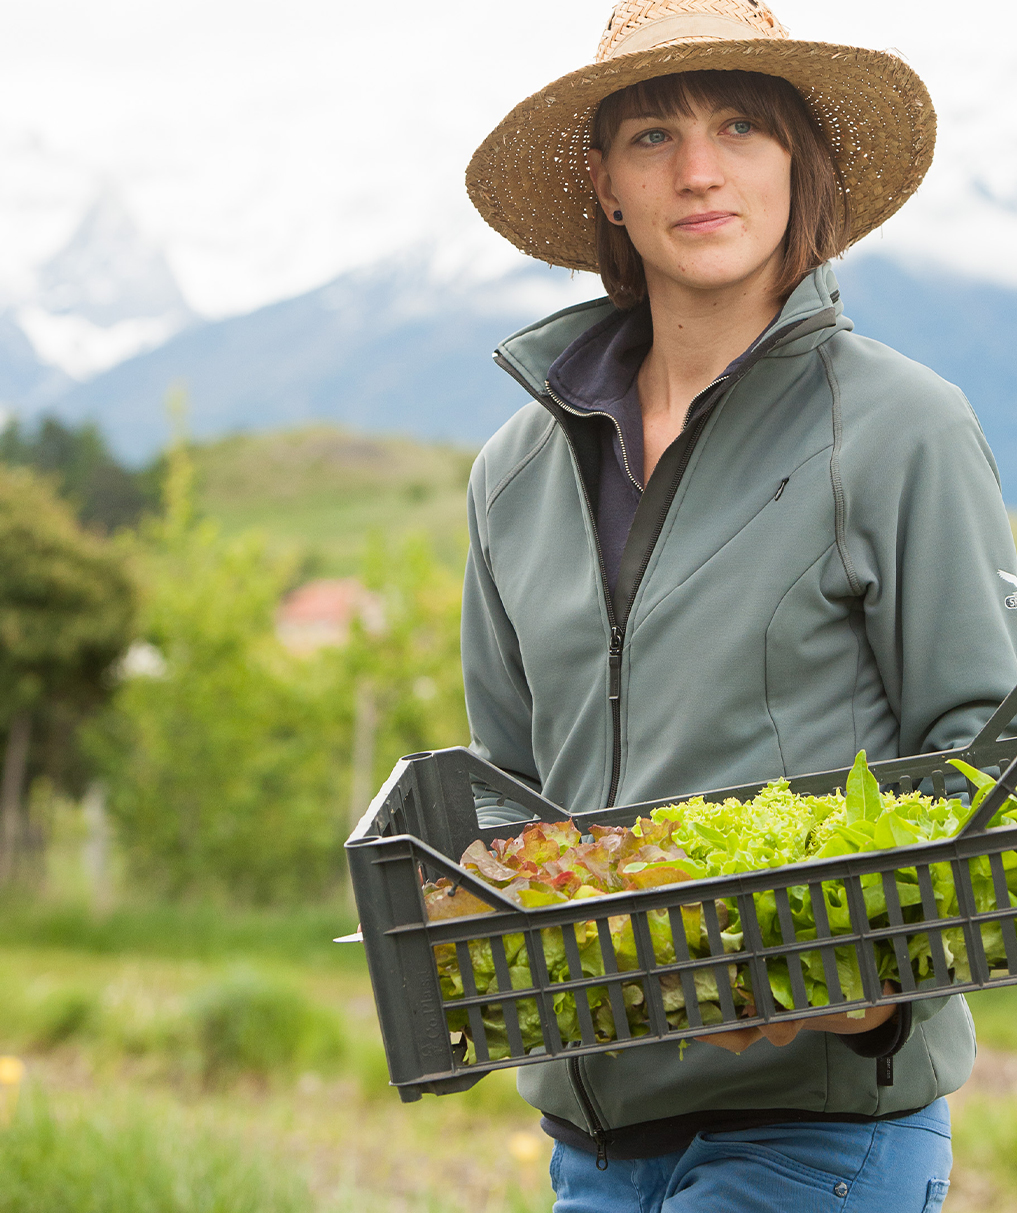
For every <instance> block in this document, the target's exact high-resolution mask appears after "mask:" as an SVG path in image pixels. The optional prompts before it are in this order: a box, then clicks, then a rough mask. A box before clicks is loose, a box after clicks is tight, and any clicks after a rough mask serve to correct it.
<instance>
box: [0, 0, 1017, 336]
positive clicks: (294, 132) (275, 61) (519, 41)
mask: <svg viewBox="0 0 1017 1213" xmlns="http://www.w3.org/2000/svg"><path fill="white" fill-rule="evenodd" d="M610 8H611V5H610V3H605V2H604V0H506V2H501V0H448V2H447V3H445V4H441V3H438V2H437V0H431V3H428V4H422V3H420V2H419V0H387V2H386V3H385V4H377V3H375V4H362V3H359V2H358V3H353V2H351V0H285V2H283V0H89V2H88V3H87V4H84V3H82V0H0V154H2V155H3V158H4V165H5V169H4V171H3V172H0V289H6V291H7V293H8V294H13V295H15V296H17V295H18V294H19V293H20V292H24V291H26V290H27V289H28V285H29V283H30V271H31V269H32V267H33V266H34V265H35V264H38V262H39V261H40V260H42V259H44V258H45V257H46V256H47V255H49V254H51V253H52V252H53V251H55V250H56V248H57V247H59V246H60V244H61V243H62V242H63V241H64V240H65V239H66V238H67V236H68V235H69V234H70V231H71V230H72V228H73V227H74V226H75V224H76V222H77V221H78V219H79V218H80V216H81V213H82V211H83V209H84V208H85V207H86V206H87V205H88V202H89V201H90V199H92V198H93V197H94V196H95V195H96V194H97V193H98V191H100V190H101V189H104V188H112V189H114V190H115V191H117V192H118V193H119V194H120V195H121V196H122V197H123V199H124V200H125V202H126V204H127V206H128V208H129V209H130V211H131V213H132V214H133V216H134V218H135V219H136V221H137V222H138V224H139V226H141V228H142V229H143V230H144V232H145V233H146V234H147V235H149V236H150V237H151V238H152V239H154V240H157V241H158V242H160V243H161V244H163V245H164V246H165V247H166V249H167V252H168V255H169V257H170V261H171V264H172V265H173V268H174V269H175V271H176V273H177V274H178V276H179V278H180V281H181V285H182V286H183V288H184V290H185V293H186V294H187V296H188V298H189V299H190V301H191V302H192V304H193V305H194V306H195V307H196V308H197V309H198V310H199V311H202V312H204V313H205V314H208V315H223V314H227V313H231V312H237V311H245V310H248V309H249V308H251V307H255V306H257V305H259V304H261V303H263V302H267V301H269V300H272V299H276V298H280V297H282V296H285V295H290V294H295V293H297V292H299V291H302V290H305V289H308V288H309V287H312V286H315V285H317V284H319V283H321V282H323V281H326V280H327V279H328V278H330V277H332V276H333V275H334V274H335V273H337V272H338V271H339V270H341V269H344V268H346V267H349V266H351V265H355V264H362V263H364V262H369V261H371V260H374V259H377V258H378V257H380V256H382V255H384V254H385V253H388V252H391V251H395V250H397V249H399V248H402V247H405V246H407V245H412V244H419V243H428V244H434V245H437V246H439V247H441V248H442V249H443V250H445V253H444V256H445V260H446V262H447V263H448V264H450V265H455V264H468V265H470V266H471V267H472V268H473V269H476V268H477V267H482V268H484V269H487V270H495V269H497V268H499V267H501V266H504V265H509V264H511V263H512V260H513V258H514V256H515V254H514V253H513V252H512V251H511V250H510V249H509V246H508V245H506V244H505V242H504V241H501V240H500V238H498V237H496V236H494V235H493V234H488V233H487V229H486V228H484V227H483V225H482V224H481V223H480V222H479V220H476V219H475V218H474V216H473V212H472V208H470V206H469V203H468V201H467V200H466V197H465V191H464V189H463V184H462V181H463V170H464V168H465V164H466V162H467V160H468V158H469V155H470V153H471V152H472V150H473V148H474V147H475V146H476V144H477V143H478V142H479V141H480V140H481V139H482V138H483V137H484V135H485V134H486V133H487V132H488V130H489V129H490V128H491V127H492V126H493V125H494V124H495V123H496V122H497V121H498V120H499V119H500V118H501V117H502V116H503V114H504V113H505V112H506V111H507V110H508V109H510V108H511V107H512V106H513V105H514V104H515V103H516V102H517V101H519V100H521V99H522V98H523V97H524V96H525V95H527V94H528V93H530V92H533V91H534V90H536V89H538V88H540V87H542V86H543V85H544V84H545V83H547V82H549V81H550V80H552V79H553V78H555V77H556V76H558V75H561V74H563V73H565V72H567V71H570V70H572V69H573V68H576V67H579V66H581V65H582V64H583V63H584V62H588V61H590V59H592V56H593V52H594V50H595V48H596V44H597V41H598V39H599V36H600V32H601V29H602V27H603V25H604V23H605V21H606V18H607V16H608V15H609V12H610ZM775 10H776V12H777V14H778V16H780V18H781V19H782V20H783V21H784V23H785V24H786V25H787V26H789V27H790V29H791V32H792V35H794V36H796V37H802V38H816V39H822V40H827V41H838V42H847V43H855V44H860V45H865V46H873V47H880V48H888V47H890V48H896V49H897V50H899V51H900V52H901V53H902V54H903V55H904V56H905V57H906V58H907V59H908V60H909V62H910V63H911V64H912V66H914V67H915V68H916V69H917V70H918V72H919V73H920V74H921V75H922V76H923V77H924V78H925V80H926V82H927V84H928V85H929V88H930V90H931V92H932V96H933V100H934V102H935V103H936V105H937V108H938V109H939V112H940V120H941V137H940V150H939V153H938V157H937V163H936V165H935V166H934V168H933V170H932V173H930V176H929V178H928V181H927V184H926V186H925V187H923V190H922V191H921V193H920V195H919V197H918V198H916V199H915V200H913V201H912V202H911V203H910V204H909V205H908V206H907V207H906V208H905V209H904V211H903V212H902V214H901V216H900V217H899V218H897V219H895V220H893V221H891V223H890V224H888V225H887V227H886V228H885V229H884V231H883V233H882V234H879V233H877V234H875V235H874V236H872V237H869V238H868V240H867V241H866V242H864V247H869V248H873V249H876V248H880V247H881V248H883V249H884V250H888V251H893V252H895V253H898V254H900V253H901V252H903V253H905V254H907V255H909V256H919V257H933V258H936V259H939V260H943V261H946V262H948V263H950V264H952V265H955V266H960V267H962V268H964V269H967V270H969V271H970V272H972V273H976V274H981V275H985V276H993V277H996V278H1001V279H1003V280H1006V281H1010V282H1017V125H1015V115H1014V109H1013V104H1012V94H1013V82H1014V80H1015V79H1017V50H1015V47H1017V11H1015V10H1017V6H1015V5H1014V4H1012V3H1011V2H1009V0H1007V2H1004V0H985V2H979V0H974V2H973V3H970V4H967V5H963V6H960V5H957V4H956V3H949V4H947V3H945V2H943V0H931V2H930V0H853V2H852V3H850V4H847V3H840V2H834V0H783V2H781V3H776V4H775Z"/></svg>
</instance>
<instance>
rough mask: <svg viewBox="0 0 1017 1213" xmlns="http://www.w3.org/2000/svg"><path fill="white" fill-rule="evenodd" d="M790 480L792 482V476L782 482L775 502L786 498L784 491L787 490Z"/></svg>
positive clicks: (786, 477)
mask: <svg viewBox="0 0 1017 1213" xmlns="http://www.w3.org/2000/svg"><path fill="white" fill-rule="evenodd" d="M790 480H791V477H790V476H785V477H784V479H783V480H782V481H781V482H780V488H778V489H777V495H776V496H775V497H774V501H780V499H781V497H783V496H784V490H785V489H786V488H787V486H788V482H789V481H790Z"/></svg>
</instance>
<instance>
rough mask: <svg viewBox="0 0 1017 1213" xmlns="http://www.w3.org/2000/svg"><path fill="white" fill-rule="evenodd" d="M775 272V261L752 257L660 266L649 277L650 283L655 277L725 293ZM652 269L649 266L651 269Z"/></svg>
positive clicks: (687, 288)
mask: <svg viewBox="0 0 1017 1213" xmlns="http://www.w3.org/2000/svg"><path fill="white" fill-rule="evenodd" d="M771 267H772V269H773V271H774V272H775V273H776V271H777V267H776V266H774V265H773V262H772V258H770V257H767V258H765V259H763V260H761V261H760V260H757V259H756V258H752V259H749V260H745V259H742V258H730V259H729V258H709V259H705V258H704V259H703V260H702V261H701V262H699V263H698V264H696V263H693V264H689V261H688V259H686V260H685V261H684V263H683V264H680V265H676V264H674V263H673V262H672V263H671V264H670V265H666V266H665V265H658V266H655V267H654V268H653V270H651V271H650V273H649V274H647V280H648V281H649V279H650V278H651V276H652V277H653V278H656V279H659V280H662V281H666V282H670V283H671V284H673V285H674V286H680V287H684V288H685V289H686V290H693V291H722V290H726V289H728V288H730V287H735V286H738V285H740V284H741V283H743V282H748V281H750V280H751V279H754V278H757V277H758V276H759V275H760V274H765V273H767V272H768V271H769V270H770V269H771ZM648 268H649V267H648Z"/></svg>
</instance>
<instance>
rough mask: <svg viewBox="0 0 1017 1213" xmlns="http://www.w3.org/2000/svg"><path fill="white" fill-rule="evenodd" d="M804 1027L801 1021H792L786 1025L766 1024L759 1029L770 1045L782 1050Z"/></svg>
mask: <svg viewBox="0 0 1017 1213" xmlns="http://www.w3.org/2000/svg"><path fill="white" fill-rule="evenodd" d="M804 1026H805V1023H804V1021H803V1020H801V1019H792V1020H790V1021H789V1022H787V1023H767V1024H763V1026H762V1027H761V1028H760V1029H759V1030H760V1032H762V1034H763V1035H764V1036H765V1037H766V1039H767V1040H768V1041H769V1042H770V1044H772V1045H776V1046H777V1048H778V1049H782V1048H783V1047H784V1046H785V1045H789V1044H790V1043H791V1041H792V1040H794V1038H795V1037H796V1036H797V1035H798V1033H799V1032H800V1031H801V1030H802V1028H803V1027H804Z"/></svg>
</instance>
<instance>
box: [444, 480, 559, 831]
mask: <svg viewBox="0 0 1017 1213" xmlns="http://www.w3.org/2000/svg"><path fill="white" fill-rule="evenodd" d="M467 507H468V515H469V526H470V550H469V554H468V556H467V560H466V578H465V581H464V585H463V620H462V661H463V683H464V686H465V689H466V711H467V715H468V717H469V721H470V749H471V750H473V752H474V753H475V754H477V755H479V757H481V758H483V759H486V761H488V762H490V763H492V764H493V765H494V766H496V767H499V768H500V769H501V770H503V771H506V772H507V773H508V774H510V775H513V776H514V777H515V778H516V779H519V780H520V781H521V782H523V783H526V784H528V785H530V786H532V787H533V789H534V791H538V792H539V791H540V777H539V775H538V773H537V769H536V764H535V762H534V759H533V747H532V744H531V738H530V730H531V720H532V713H533V701H532V698H531V696H530V689H529V686H528V684H527V681H526V674H525V672H524V670H523V661H522V656H521V654H520V651H519V642H518V639H517V637H516V633H515V629H514V628H513V626H512V622H511V620H510V619H509V617H508V615H507V614H506V611H505V607H504V605H503V603H502V600H501V595H500V594H499V593H498V587H497V585H496V584H495V580H494V575H493V573H492V571H491V564H490V552H489V549H488V544H487V539H488V531H487V508H486V492H485V484H484V475H483V457H481V459H480V460H478V463H477V467H476V468H475V470H474V474H473V477H472V478H471V482H470V492H469V498H468V503H467ZM474 795H475V799H476V803H477V816H478V818H479V820H480V824H481V825H482V826H495V825H506V824H510V823H515V822H521V821H532V820H533V814H532V813H530V812H528V811H527V810H526V809H524V808H522V806H520V805H518V804H515V803H513V802H511V801H507V800H506V799H505V798H504V797H503V796H500V795H498V794H497V793H496V792H494V791H492V790H491V789H484V788H475V790H474Z"/></svg>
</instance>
